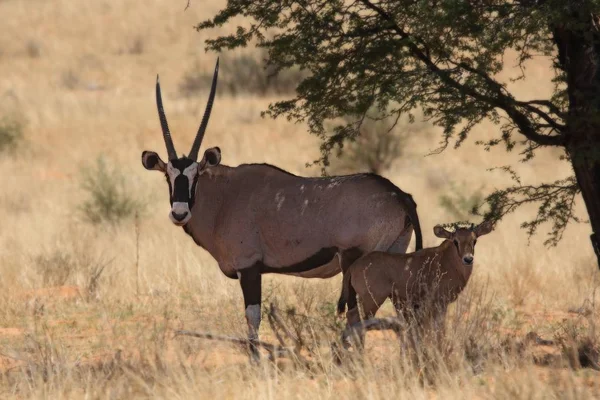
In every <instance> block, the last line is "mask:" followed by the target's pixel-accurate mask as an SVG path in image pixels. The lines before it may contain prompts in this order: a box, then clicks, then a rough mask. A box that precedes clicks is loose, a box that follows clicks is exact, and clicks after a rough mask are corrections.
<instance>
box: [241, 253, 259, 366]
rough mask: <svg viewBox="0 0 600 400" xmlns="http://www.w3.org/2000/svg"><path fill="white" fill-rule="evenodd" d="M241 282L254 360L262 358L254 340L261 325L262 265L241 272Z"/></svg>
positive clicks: (256, 338)
mask: <svg viewBox="0 0 600 400" xmlns="http://www.w3.org/2000/svg"><path fill="white" fill-rule="evenodd" d="M239 277H240V284H241V286H242V293H243V295H244V307H245V309H246V322H247V323H248V340H249V341H250V352H251V357H252V359H253V360H254V361H258V360H259V359H260V353H259V352H258V347H257V346H256V345H255V344H254V341H256V340H258V328H259V327H260V319H261V317H260V304H261V275H260V265H259V264H256V265H254V266H252V267H250V268H247V269H243V270H242V271H240V272H239Z"/></svg>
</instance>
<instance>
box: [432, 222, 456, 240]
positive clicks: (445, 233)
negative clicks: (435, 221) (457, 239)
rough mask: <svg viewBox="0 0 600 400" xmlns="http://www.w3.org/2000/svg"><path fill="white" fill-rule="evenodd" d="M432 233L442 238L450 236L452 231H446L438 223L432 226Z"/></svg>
mask: <svg viewBox="0 0 600 400" xmlns="http://www.w3.org/2000/svg"><path fill="white" fill-rule="evenodd" d="M433 234H434V235H435V236H437V237H439V238H442V239H450V238H451V237H452V232H448V231H447V230H446V228H444V227H442V226H440V225H436V226H434V227H433Z"/></svg>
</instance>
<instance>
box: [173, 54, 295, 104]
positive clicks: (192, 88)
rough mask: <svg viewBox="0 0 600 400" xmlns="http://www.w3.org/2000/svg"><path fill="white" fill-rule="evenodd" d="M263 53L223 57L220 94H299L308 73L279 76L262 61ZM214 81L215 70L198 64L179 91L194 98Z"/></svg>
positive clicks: (186, 77) (289, 73)
mask: <svg viewBox="0 0 600 400" xmlns="http://www.w3.org/2000/svg"><path fill="white" fill-rule="evenodd" d="M264 58H265V56H264V55H263V53H259V54H258V55H256V54H252V55H251V54H238V55H221V61H220V66H219V91H220V92H221V93H229V94H231V95H234V96H235V95H238V94H254V95H257V96H265V95H267V94H288V93H293V92H294V91H295V90H296V86H297V85H298V83H300V81H301V80H302V78H303V76H304V73H303V72H302V71H300V70H299V69H288V70H283V71H279V72H277V71H276V70H275V69H273V68H272V67H269V66H267V67H266V68H265V64H264V62H263V61H262V60H263V59H264ZM212 78H213V70H212V68H209V69H201V68H200V67H199V66H198V64H196V65H195V66H194V67H193V68H192V69H191V70H190V71H188V72H187V73H186V74H185V75H184V77H183V81H182V82H181V83H180V84H179V90H180V92H181V93H182V94H183V95H184V96H194V95H196V94H197V93H198V92H204V91H207V90H208V88H209V87H210V84H211V81H212Z"/></svg>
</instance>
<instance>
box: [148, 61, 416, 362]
mask: <svg viewBox="0 0 600 400" xmlns="http://www.w3.org/2000/svg"><path fill="white" fill-rule="evenodd" d="M218 69H219V61H218V59H217V64H216V67H215V72H214V75H213V80H212V85H211V90H210V95H209V99H208V104H207V106H206V110H205V112H204V116H203V118H202V122H201V124H200V128H199V129H198V133H197V134H196V138H195V140H194V143H193V144H192V148H191V150H190V152H189V154H188V155H187V156H185V155H182V156H181V157H178V156H177V153H176V152H175V147H174V145H173V141H172V138H171V134H170V132H169V126H168V124H167V118H166V116H165V112H164V109H163V104H162V98H161V91H160V82H159V80H158V77H157V81H156V104H157V107H158V116H159V119H160V123H161V127H162V132H163V137H164V141H165V145H166V147H167V154H168V160H167V161H166V162H165V161H163V160H161V158H160V157H159V156H158V154H157V153H156V152H153V151H144V152H143V153H142V164H143V165H144V167H145V168H146V169H148V170H156V171H160V172H161V173H163V174H164V175H165V178H166V181H167V184H168V186H169V197H170V203H171V211H170V213H169V218H170V219H171V222H173V224H175V225H176V226H180V227H183V229H184V231H185V232H186V233H187V234H188V235H190V236H191V237H192V239H193V240H194V241H195V242H196V244H197V245H198V246H200V247H202V248H204V249H205V250H206V251H208V252H209V253H210V255H211V256H212V257H213V258H214V259H215V260H216V261H217V263H218V264H219V268H220V269H221V271H222V272H223V273H224V274H225V275H226V276H227V277H229V278H232V279H239V281H240V284H241V287H242V292H243V297H244V303H245V316H246V321H247V323H248V329H249V333H248V339H249V342H250V343H252V341H253V340H256V339H258V329H259V325H260V321H261V306H260V304H261V274H265V273H278V274H288V275H295V276H300V277H304V278H329V277H332V276H334V275H336V274H338V273H339V272H340V271H345V270H346V269H347V268H348V267H349V266H350V264H352V263H353V262H354V261H355V260H356V259H357V258H358V257H360V256H361V255H362V254H364V253H366V252H369V251H373V250H382V251H389V252H392V253H404V252H406V249H407V247H408V245H409V242H410V240H411V236H412V232H413V229H414V231H415V236H416V248H417V250H418V249H420V248H421V247H422V239H421V228H420V225H419V218H418V216H417V210H416V207H417V205H416V203H415V202H414V200H413V199H412V197H411V195H410V194H408V193H405V192H403V191H402V190H400V189H399V188H397V187H396V186H395V185H394V184H392V183H391V182H390V181H389V180H387V179H385V178H383V177H381V176H378V175H375V174H356V175H348V176H338V177H323V178H307V177H301V176H296V175H293V174H291V173H289V172H286V171H284V170H282V169H279V168H277V167H275V166H272V165H268V164H242V165H239V166H237V167H229V166H226V165H223V164H221V163H220V161H221V150H220V149H219V148H218V147H212V148H209V149H207V150H206V151H205V152H204V156H203V157H202V159H201V160H200V161H197V159H198V151H199V149H200V145H201V143H202V138H203V137H204V132H205V130H206V127H207V124H208V120H209V117H210V113H211V109H212V105H213V101H214V97H215V92H216V87H217V77H218ZM336 255H337V257H336ZM341 300H342V296H340V303H339V305H338V308H339V309H341V311H340V313H342V312H343V311H344V307H345V303H342V302H341ZM250 348H251V351H252V356H253V358H258V352H257V349H256V347H255V346H253V345H251V346H250Z"/></svg>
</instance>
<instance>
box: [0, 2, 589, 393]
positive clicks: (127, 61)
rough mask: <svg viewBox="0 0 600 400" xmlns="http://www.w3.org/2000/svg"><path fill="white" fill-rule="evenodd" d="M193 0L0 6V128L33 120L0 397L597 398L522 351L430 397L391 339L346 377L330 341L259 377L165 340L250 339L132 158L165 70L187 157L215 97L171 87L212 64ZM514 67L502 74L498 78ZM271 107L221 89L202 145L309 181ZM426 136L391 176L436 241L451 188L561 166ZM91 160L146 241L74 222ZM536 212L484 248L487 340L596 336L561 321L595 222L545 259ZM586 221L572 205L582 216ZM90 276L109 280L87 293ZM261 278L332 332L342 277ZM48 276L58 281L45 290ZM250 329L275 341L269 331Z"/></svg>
mask: <svg viewBox="0 0 600 400" xmlns="http://www.w3.org/2000/svg"><path fill="white" fill-rule="evenodd" d="M185 3H186V2H185V1H182V2H181V3H179V2H176V3H173V2H170V1H166V0H152V1H147V2H143V3H141V2H131V1H114V0H100V1H95V2H73V1H67V0H53V1H40V0H34V1H31V0H30V1H25V0H5V1H1V2H0V15H2V26H1V27H0V32H1V33H2V34H0V114H2V115H0V117H3V116H7V117H17V118H19V120H23V121H24V122H25V124H24V125H23V126H24V132H23V135H24V139H23V140H22V141H20V142H19V147H18V150H15V151H14V152H13V154H12V155H11V154H6V153H2V154H0V170H1V171H2V173H1V174H0V186H1V187H2V191H1V193H0V220H1V221H2V224H1V226H2V229H0V372H1V373H2V375H1V378H0V396H1V397H2V398H11V397H15V398H16V397H19V398H23V397H34V398H37V397H43V398H80V397H84V396H89V397H92V398H100V397H102V398H105V397H107V396H110V397H111V398H112V397H114V398H122V397H125V396H130V395H134V396H141V397H158V398H197V397H198V394H199V393H200V394H202V395H203V396H207V397H209V396H215V397H216V396H219V397H227V398H233V397H235V398H238V397H240V398H257V397H258V398H276V397H277V398H280V397H293V398H313V397H319V398H333V397H335V398H357V397H358V398H384V397H385V398H389V397H390V396H396V397H398V396H399V397H408V396H411V397H415V398H426V397H427V398H429V397H439V398H470V397H477V398H489V397H494V398H508V397H510V398H591V397H592V396H598V386H597V385H596V386H593V385H588V381H590V379H593V378H596V379H597V378H598V376H597V375H593V374H594V372H590V371H587V370H584V371H583V372H581V371H579V372H578V371H572V370H570V369H568V368H562V367H561V368H559V367H556V368H553V369H548V368H542V367H539V366H537V365H535V364H534V363H533V362H532V361H531V359H529V358H524V357H521V356H517V355H507V356H505V357H496V358H494V359H493V360H492V361H490V362H488V363H486V364H485V366H484V367H483V368H482V369H481V370H477V371H473V370H472V369H471V368H470V367H468V365H467V364H461V363H459V366H458V367H455V368H453V369H448V368H447V369H444V368H442V369H440V371H441V372H440V373H439V374H438V379H437V380H436V381H435V384H434V385H433V386H432V385H429V386H428V385H425V386H423V385H422V383H421V382H420V380H419V376H418V374H415V373H414V372H412V370H408V369H406V368H403V367H402V363H400V362H398V359H399V358H398V357H401V355H400V354H398V346H397V344H396V342H395V341H394V340H393V339H391V336H386V335H370V336H369V337H368V338H367V340H369V338H372V342H373V344H372V345H371V347H370V348H369V349H368V353H369V354H370V356H369V357H370V358H369V357H368V358H367V360H366V362H365V364H364V365H363V366H362V367H361V368H360V369H359V370H358V372H356V373H355V374H354V375H352V374H349V373H348V371H346V370H344V369H343V368H342V369H340V368H339V367H337V366H336V365H335V364H334V363H333V362H332V360H331V357H330V354H329V352H328V347H327V343H325V342H326V339H319V341H317V342H315V343H316V344H315V345H316V346H317V347H318V348H320V349H322V357H321V359H320V360H318V361H319V365H320V366H321V367H320V368H321V370H320V372H319V373H315V374H313V373H311V372H308V371H306V370H302V369H294V368H289V366H288V367H287V368H286V367H285V366H284V365H281V366H280V367H281V368H274V367H273V366H270V365H269V364H264V365H262V366H260V367H252V366H249V365H248V364H247V363H246V357H245V356H244V355H242V353H241V352H239V351H238V350H236V349H233V348H232V347H231V346H227V345H221V344H218V345H215V344H213V343H207V342H205V341H202V340H194V339H182V338H178V339H173V338H172V329H177V328H186V329H197V330H209V331H212V332H215V333H222V334H231V335H243V333H244V330H245V321H244V318H243V310H242V304H243V303H242V297H241V291H240V290H239V287H238V283H237V282H236V281H232V280H229V279H227V278H225V277H224V276H223V275H222V274H221V273H220V271H219V269H218V267H217V265H216V263H215V261H214V260H213V259H212V258H211V257H210V256H209V255H208V254H207V253H206V252H204V251H203V250H201V249H199V248H198V247H197V246H196V245H195V244H194V243H193V241H191V240H190V239H189V237H187V235H185V234H184V233H183V231H182V230H181V229H177V228H175V227H173V226H172V224H171V223H170V222H169V221H168V218H167V212H168V197H167V188H166V185H165V184H164V180H163V178H162V177H160V176H159V175H158V174H155V173H149V172H147V171H145V170H144V169H143V168H142V166H141V165H140V153H141V151H142V150H144V149H153V150H157V151H159V153H161V154H164V148H163V147H164V144H163V143H162V138H161V135H160V128H159V124H158V118H157V116H156V111H155V99H154V92H153V90H154V82H155V78H156V74H157V73H160V76H161V83H162V86H163V96H164V101H165V107H166V111H167V115H168V118H169V123H170V126H171V131H172V132H173V135H174V141H175V144H176V146H177V148H178V149H179V152H186V151H187V146H190V145H191V142H192V139H193V135H194V134H195V132H196V129H197V125H198V123H199V121H200V117H201V114H202V112H203V107H204V104H205V101H206V99H205V97H206V94H207V89H208V87H207V88H206V89H205V90H204V92H202V91H199V92H198V93H197V94H196V95H192V96H184V95H183V94H182V93H181V92H180V89H179V87H180V84H181V82H183V81H184V79H185V75H186V74H187V73H189V71H190V70H192V69H196V70H197V69H198V68H200V69H202V68H205V69H206V71H207V73H210V71H211V70H212V68H213V65H214V61H215V58H216V55H214V54H205V53H204V50H203V39H204V38H205V33H203V34H198V33H197V32H195V31H194V30H193V29H192V28H191V27H192V25H193V24H194V23H197V22H198V21H200V20H201V19H202V18H203V17H205V16H206V15H209V14H213V13H214V12H215V11H216V10H217V9H218V8H219V7H220V5H221V3H222V2H199V1H193V0H192V1H191V5H190V8H189V9H188V10H187V11H185V12H184V11H183V9H184V7H185ZM246 51H247V52H249V53H250V54H251V53H252V50H251V49H249V50H246ZM528 73H529V75H530V79H528V80H526V81H524V82H522V81H521V82H518V83H514V84H510V86H511V87H512V89H513V90H514V91H515V92H516V93H517V95H518V96H520V97H523V98H529V97H541V96H543V95H545V94H547V93H548V92H549V91H550V90H551V85H550V83H549V82H550V78H551V76H552V74H551V70H550V68H549V63H548V61H547V60H543V59H535V60H533V61H532V62H530V63H529V64H528ZM511 74H513V72H511V70H508V71H507V72H506V73H505V74H504V78H506V79H508V78H509V77H510V76H511ZM229 78H231V77H229ZM272 100H274V98H272V97H256V96H254V95H253V94H251V93H248V94H237V95H236V96H232V95H230V94H227V93H223V94H220V95H219V96H218V99H217V101H216V103H215V107H214V109H213V114H212V117H211V121H210V125H209V132H208V134H207V136H206V139H205V143H204V145H205V146H212V145H218V146H220V147H221V149H222V151H223V162H224V163H226V164H228V165H237V164H240V163H244V162H269V163H273V164H276V165H278V166H280V167H282V168H286V169H288V170H290V171H291V172H294V173H298V174H305V175H314V174H317V173H318V171H317V170H315V169H306V168H305V166H304V165H305V163H306V162H309V161H311V160H313V159H315V157H316V156H317V152H318V146H317V144H318V142H317V140H316V139H315V138H312V137H309V136H308V134H307V133H306V129H305V127H304V126H303V125H301V124H300V125H295V124H292V123H289V122H287V121H285V120H283V119H282V120H275V121H273V120H267V119H261V118H260V116H259V113H260V111H261V110H263V109H264V108H265V107H266V105H267V104H268V103H269V101H272ZM413 129H414V128H413ZM496 130H497V128H496V127H495V126H493V125H491V124H489V123H484V124H482V125H480V126H479V127H478V128H477V129H476V130H475V131H474V133H473V136H474V137H476V138H478V139H483V138H485V137H489V136H491V135H493V134H495V133H496ZM421 133H431V134H427V135H425V134H423V135H421ZM436 133H439V132H438V131H437V130H436V128H434V127H431V126H428V125H426V124H422V125H419V130H418V131H417V132H416V134H415V135H413V136H412V137H410V138H409V139H408V140H407V142H406V144H405V146H406V149H405V151H404V154H403V156H402V157H401V158H400V159H397V160H396V161H395V162H393V163H392V165H391V167H390V168H389V170H387V171H385V172H384V175H385V176H387V177H388V178H390V179H391V180H392V181H393V182H394V183H395V184H397V185H398V186H399V187H400V188H402V189H403V190H405V191H408V192H410V193H412V194H413V196H414V198H415V200H416V201H417V203H418V210H419V213H420V214H419V215H420V219H421V224H422V227H423V230H424V232H425V245H434V244H436V243H437V240H436V239H434V237H433V235H431V229H432V227H433V225H434V224H435V223H438V222H447V221H449V220H450V219H451V218H452V217H451V216H450V214H449V212H448V211H447V210H446V209H444V208H443V207H441V206H440V197H441V196H442V195H443V194H444V193H445V192H446V191H447V190H449V189H450V188H453V189H452V190H456V188H459V189H458V190H463V191H464V192H465V193H466V194H468V193H470V192H471V191H473V190H478V189H480V188H483V190H484V191H489V190H491V189H493V188H495V187H501V186H503V185H505V184H506V183H508V181H507V179H506V177H505V176H502V175H501V174H498V173H496V172H487V171H486V169H487V168H491V167H494V166H498V165H505V164H509V163H510V164H513V165H514V166H516V169H517V170H518V171H519V172H520V174H521V175H522V176H523V178H524V179H525V180H526V181H528V182H539V181H541V180H544V179H557V178H559V177H563V176H566V175H568V174H569V173H570V169H569V166H568V165H567V164H559V163H557V161H556V159H557V157H556V154H553V153H552V152H551V151H547V152H543V153H541V154H540V156H539V157H538V158H537V159H535V160H534V161H533V162H531V163H528V164H518V163H517V162H516V160H517V156H516V155H515V154H506V153H504V152H503V151H502V150H500V149H498V150H494V151H492V152H491V153H485V152H483V151H482V150H481V149H479V148H477V147H476V146H474V145H473V144H472V142H473V141H474V140H471V141H470V143H467V144H465V145H464V146H463V147H461V148H460V149H459V150H452V149H450V150H448V151H446V152H445V153H443V154H441V155H437V156H429V157H425V155H426V154H427V153H428V151H429V150H431V149H433V148H435V147H436V146H437V141H438V137H439V136H438V135H436ZM99 156H103V157H104V159H105V160H106V161H107V162H109V163H110V164H111V166H113V167H115V168H117V169H118V170H119V171H120V172H121V173H122V174H123V175H124V176H125V177H126V178H127V182H128V185H129V187H130V188H131V192H132V196H134V197H135V198H136V199H139V200H143V202H144V204H146V205H147V210H146V212H145V213H144V214H143V216H142V217H141V218H140V222H139V226H138V230H139V239H138V238H137V237H136V227H135V222H134V221H135V220H134V219H130V220H127V221H124V222H123V223H122V224H118V225H110V226H108V225H102V224H101V225H90V224H88V223H86V222H85V220H84V219H82V218H81V215H80V213H79V212H78V209H79V207H80V205H81V204H83V203H84V202H85V200H86V196H87V193H86V191H85V190H83V189H82V187H81V171H82V169H83V168H85V167H86V166H89V165H91V164H93V162H94V161H95V160H96V159H97V157H99ZM533 211H534V210H533V209H531V208H529V209H528V208H523V209H521V210H519V211H518V212H517V213H515V214H514V215H512V216H510V217H508V218H506V219H505V220H504V221H503V222H502V223H501V224H500V225H499V226H498V227H497V230H496V231H495V232H494V233H493V234H491V235H490V236H489V237H488V238H486V240H485V241H482V242H481V243H480V244H479V245H478V249H477V261H476V271H475V274H474V276H473V278H472V281H471V282H470V283H469V288H468V293H466V294H465V298H469V296H470V293H471V292H473V293H477V292H478V291H481V290H483V289H484V288H485V290H486V293H488V294H489V295H488V297H486V299H488V303H489V308H488V309H486V310H487V311H486V312H485V313H483V314H482V315H481V316H480V317H479V318H480V319H479V320H478V321H479V322H480V324H482V325H483V326H484V327H485V326H488V330H487V331H485V332H487V333H486V335H487V334H494V335H496V334H509V333H510V334H512V333H515V334H524V333H525V331H527V330H537V331H539V332H541V333H542V334H544V335H547V336H549V337H552V336H554V335H555V334H557V332H558V333H559V332H562V331H564V329H563V327H564V324H565V323H566V322H564V321H563V319H566V320H567V321H574V322H572V323H573V324H575V326H576V327H578V328H577V329H580V330H581V331H582V332H584V333H585V332H588V330H586V329H588V325H589V324H588V322H586V321H587V319H586V318H592V320H594V318H595V320H596V321H597V320H598V318H597V317H598V311H597V310H593V311H592V314H591V317H586V318H583V317H577V314H572V313H569V310H574V309H579V308H581V307H582V306H584V307H589V302H590V301H591V300H590V299H592V298H593V294H594V290H595V289H596V288H597V287H598V272H597V270H596V268H595V265H594V257H593V254H592V250H591V247H590V245H589V240H588V235H589V227H588V226H587V225H578V226H571V227H569V228H568V230H567V232H566V234H565V238H564V240H563V241H562V242H561V243H560V245H559V246H558V247H556V248H550V249H548V248H545V247H544V246H543V245H542V242H543V235H540V236H536V237H534V238H532V240H531V243H529V244H528V240H527V237H526V235H525V233H524V232H523V231H522V230H521V229H519V226H518V225H519V222H520V221H523V220H524V219H526V218H528V217H530V216H531V215H532V212H533ZM579 212H580V213H581V214H582V215H583V213H584V210H583V209H582V208H581V205H579ZM99 266H104V269H103V270H102V272H101V274H100V275H99V276H97V282H96V286H95V287H94V290H93V293H92V294H90V293H88V289H89V287H90V282H91V280H92V278H93V277H94V276H95V274H97V273H98V268H99ZM49 271H56V272H54V273H52V272H49ZM265 281H266V282H265V284H264V286H265V298H266V301H271V300H277V302H278V304H279V305H280V307H282V308H287V307H296V308H297V309H299V310H303V307H304V308H307V307H306V306H305V305H304V306H303V304H304V303H306V302H307V299H312V303H311V304H312V305H311V307H308V310H304V311H305V312H310V313H312V314H313V315H314V316H315V318H317V320H316V322H315V329H323V330H324V332H326V329H325V327H326V326H328V324H331V323H332V322H331V321H332V318H333V317H332V314H331V313H330V312H329V311H328V307H329V308H330V309H331V310H333V304H334V302H335V300H337V296H338V290H339V287H340V280H339V277H336V278H333V279H330V280H327V281H321V280H311V281H303V280H301V279H298V278H284V277H273V276H269V277H266V278H265ZM54 284H62V285H66V286H63V287H62V288H60V289H48V288H45V289H43V288H44V287H46V286H51V285H54ZM138 287H139V293H137V292H138ZM486 304H487V303H486ZM317 305H318V306H319V307H321V308H319V307H317ZM455 308H456V309H459V307H455ZM383 312H384V314H385V313H386V312H387V313H389V312H390V309H389V308H387V309H384V311H383ZM461 315H462V314H461ZM573 315H575V316H576V317H573ZM492 327H493V329H492ZM261 334H262V335H263V336H265V337H266V338H270V339H273V337H272V336H270V331H269V328H268V326H267V324H265V323H264V324H263V328H262V330H261ZM486 335H483V336H481V337H479V339H478V340H479V342H480V343H481V342H484V341H485V340H487V339H486V338H487V336H486ZM325 336H326V338H331V337H332V336H331V335H330V336H327V335H325ZM476 339H477V338H476ZM311 340H312V339H311ZM315 340H316V339H315ZM460 360H463V359H462V358H460ZM463 361H464V360H463Z"/></svg>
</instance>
